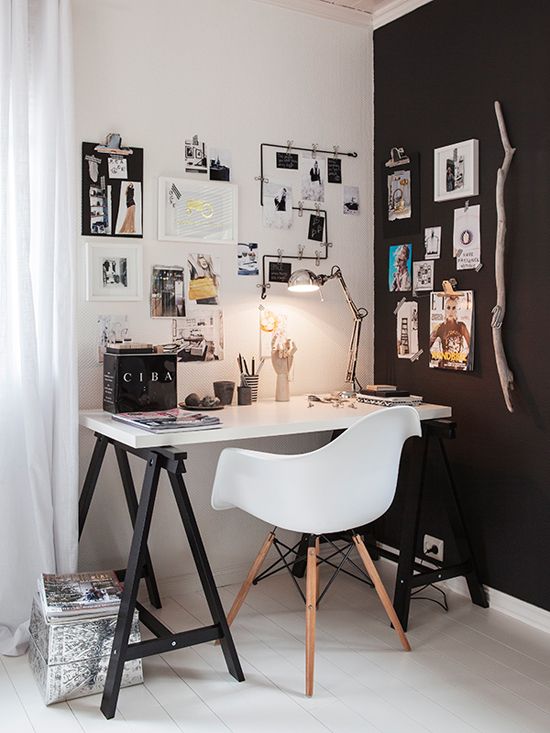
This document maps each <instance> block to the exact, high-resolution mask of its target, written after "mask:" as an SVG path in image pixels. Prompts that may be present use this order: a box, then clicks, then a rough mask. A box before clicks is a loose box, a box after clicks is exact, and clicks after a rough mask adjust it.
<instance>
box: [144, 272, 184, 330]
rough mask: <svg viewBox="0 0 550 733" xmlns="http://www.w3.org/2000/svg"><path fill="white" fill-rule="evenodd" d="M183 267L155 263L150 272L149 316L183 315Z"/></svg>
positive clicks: (174, 316)
mask: <svg viewBox="0 0 550 733" xmlns="http://www.w3.org/2000/svg"><path fill="white" fill-rule="evenodd" d="M184 272H185V270H184V268H183V267H182V266H181V265H155V266H154V267H153V270H152V273H151V318H183V317H184V316H185V285H184V280H185V278H184Z"/></svg>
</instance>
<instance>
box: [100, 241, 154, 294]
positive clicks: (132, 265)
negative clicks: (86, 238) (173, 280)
mask: <svg viewBox="0 0 550 733" xmlns="http://www.w3.org/2000/svg"><path fill="white" fill-rule="evenodd" d="M142 277H143V273H142V249H141V245H139V244H119V243H114V242H113V243H110V244H102V243H99V242H86V299H87V300H141V298H142Z"/></svg>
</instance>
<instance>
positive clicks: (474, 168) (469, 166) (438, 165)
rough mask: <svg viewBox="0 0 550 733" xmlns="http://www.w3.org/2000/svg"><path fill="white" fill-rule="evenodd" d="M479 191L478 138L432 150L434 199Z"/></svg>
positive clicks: (455, 196) (454, 197)
mask: <svg viewBox="0 0 550 733" xmlns="http://www.w3.org/2000/svg"><path fill="white" fill-rule="evenodd" d="M478 193H479V140H465V141H464V142H461V143H454V144H453V145H447V146H445V147H444V148H436V149H435V150H434V201H448V200H449V199H462V198H466V196H477V195H478Z"/></svg>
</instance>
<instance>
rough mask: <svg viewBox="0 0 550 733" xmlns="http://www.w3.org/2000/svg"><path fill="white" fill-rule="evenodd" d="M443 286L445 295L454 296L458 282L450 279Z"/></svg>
mask: <svg viewBox="0 0 550 733" xmlns="http://www.w3.org/2000/svg"><path fill="white" fill-rule="evenodd" d="M441 285H442V287H443V292H444V293H445V295H453V294H454V293H456V290H455V288H456V286H457V282H456V279H455V278H454V277H450V278H449V279H448V280H443V282H442V283H441Z"/></svg>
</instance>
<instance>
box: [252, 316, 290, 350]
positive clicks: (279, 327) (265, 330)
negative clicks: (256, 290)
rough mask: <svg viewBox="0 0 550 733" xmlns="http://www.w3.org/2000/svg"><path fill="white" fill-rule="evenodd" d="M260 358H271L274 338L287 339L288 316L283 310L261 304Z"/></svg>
mask: <svg viewBox="0 0 550 733" xmlns="http://www.w3.org/2000/svg"><path fill="white" fill-rule="evenodd" d="M258 310H259V326H260V359H271V354H272V351H273V349H272V345H273V339H274V338H275V339H282V340H286V337H287V336H286V334H287V325H288V317H287V315H286V313H285V312H283V311H281V310H274V309H273V308H265V307H264V306H263V305H260V306H259V309H258Z"/></svg>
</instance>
